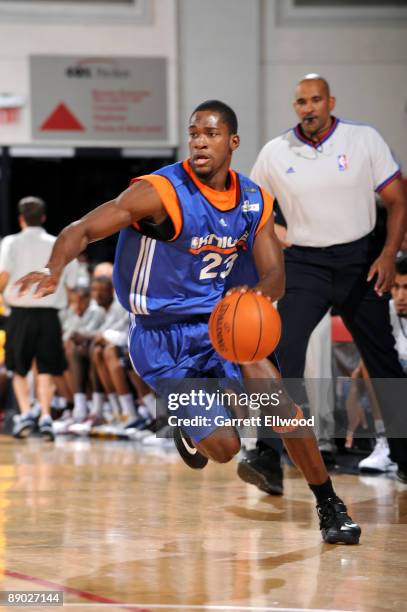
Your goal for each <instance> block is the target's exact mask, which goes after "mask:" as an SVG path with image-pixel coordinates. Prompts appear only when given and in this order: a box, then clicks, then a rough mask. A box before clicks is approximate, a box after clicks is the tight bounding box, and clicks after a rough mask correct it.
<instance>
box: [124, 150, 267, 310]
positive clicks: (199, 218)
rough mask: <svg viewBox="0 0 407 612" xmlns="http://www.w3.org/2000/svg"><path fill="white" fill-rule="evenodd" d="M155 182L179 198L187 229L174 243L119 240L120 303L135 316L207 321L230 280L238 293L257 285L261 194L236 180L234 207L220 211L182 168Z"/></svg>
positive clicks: (131, 235) (138, 235) (131, 233)
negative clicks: (166, 184) (166, 183)
mask: <svg viewBox="0 0 407 612" xmlns="http://www.w3.org/2000/svg"><path fill="white" fill-rule="evenodd" d="M154 174H157V175H159V176H162V177H164V178H165V179H166V180H168V181H169V182H170V183H171V185H172V187H173V189H174V190H175V193H176V197H177V201H178V206H179V208H180V212H181V218H182V226H181V228H180V231H179V232H177V234H178V235H177V237H176V238H175V239H174V240H171V241H161V240H157V239H154V238H151V237H149V236H147V235H144V234H143V233H142V232H141V231H139V230H138V229H137V228H135V227H127V228H126V229H124V230H122V231H121V232H120V236H119V241H118V245H117V249H116V256H115V264H114V277H113V278H114V285H115V289H116V292H117V295H118V298H119V300H120V303H121V304H122V305H123V307H124V308H126V309H127V310H128V311H129V312H130V313H133V314H134V315H150V314H151V315H153V314H154V315H155V314H159V315H166V314H168V315H195V314H205V313H210V312H211V311H212V310H213V308H214V306H215V304H216V303H217V302H218V301H219V300H220V299H221V298H222V296H223V295H224V292H225V290H226V288H228V287H229V286H232V285H231V284H230V281H231V279H233V285H237V284H245V283H249V284H250V283H251V280H253V282H255V277H256V273H255V268H254V265H253V261H252V257H251V251H252V248H253V242H254V239H255V236H256V231H257V230H258V228H259V224H260V225H261V226H262V225H263V224H264V222H265V219H264V215H266V214H267V215H268V213H269V211H268V209H267V207H266V208H265V201H264V197H263V193H262V190H261V189H260V188H259V187H258V186H257V185H256V184H255V183H253V181H251V180H250V179H249V178H247V177H245V176H243V175H241V174H236V175H235V176H236V180H237V185H238V189H237V193H239V194H240V195H239V198H238V200H237V202H236V205H235V206H234V207H233V208H230V209H229V210H220V209H219V208H218V207H216V206H215V205H214V204H212V203H211V202H210V201H209V200H208V199H207V198H206V197H205V195H204V194H203V193H202V191H201V190H200V189H199V184H197V183H196V182H195V181H194V180H193V179H192V178H191V176H190V175H189V174H188V172H187V171H186V170H185V168H184V166H183V164H182V162H180V163H176V164H172V165H170V166H165V167H164V168H161V169H160V170H158V171H157V172H155V173H154ZM263 213H264V215H263ZM234 270H236V272H237V274H233V271H234ZM228 281H229V282H228Z"/></svg>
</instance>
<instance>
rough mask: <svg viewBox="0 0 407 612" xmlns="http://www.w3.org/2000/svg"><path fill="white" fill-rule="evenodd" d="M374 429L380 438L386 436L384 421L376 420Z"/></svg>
mask: <svg viewBox="0 0 407 612" xmlns="http://www.w3.org/2000/svg"><path fill="white" fill-rule="evenodd" d="M374 428H375V431H376V433H377V436H378V437H380V436H384V435H385V434H386V430H385V428H384V423H383V421H382V419H375V421H374Z"/></svg>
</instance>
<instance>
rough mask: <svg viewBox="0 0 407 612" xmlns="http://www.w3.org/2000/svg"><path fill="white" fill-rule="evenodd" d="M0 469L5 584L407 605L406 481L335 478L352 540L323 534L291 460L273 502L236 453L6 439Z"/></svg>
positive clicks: (335, 605) (138, 604) (139, 594)
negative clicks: (197, 467)
mask: <svg viewBox="0 0 407 612" xmlns="http://www.w3.org/2000/svg"><path fill="white" fill-rule="evenodd" d="M0 470H1V471H0V591H6V590H17V591H19V590H30V591H35V590H63V591H64V592H65V595H64V598H65V608H66V609H67V610H68V609H72V610H73V611H77V610H84V611H85V612H93V611H96V610H111V611H115V610H122V609H126V610H133V611H138V612H149V611H152V612H153V611H155V610H160V611H162V612H173V611H174V610H175V611H179V612H181V611H185V610H186V611H191V612H192V611H194V610H197V611H199V610H202V611H205V610H213V611H221V610H228V611H232V612H239V611H244V610H247V611H253V612H254V611H256V612H260V611H264V612H267V611H274V610H280V611H282V610H291V611H293V612H295V611H297V610H302V611H305V610H312V611H313V612H315V611H316V610H329V611H332V610H340V611H345V610H347V611H358V612H359V611H360V612H370V611H372V612H384V611H390V610H392V611H397V612H402V611H403V610H407V486H403V485H401V484H399V483H397V482H396V481H395V480H394V478H393V477H388V478H385V477H372V476H370V477H368V476H366V477H363V478H361V477H359V476H353V475H338V476H336V477H335V482H336V485H337V489H338V491H339V493H340V494H341V495H342V496H343V497H344V499H345V501H346V502H347V504H348V506H349V509H350V513H351V515H352V517H353V518H354V519H355V520H357V521H358V522H360V523H361V525H362V528H363V534H362V539H361V544H360V545H359V546H353V547H352V546H329V545H326V544H323V543H322V542H321V539H320V534H319V530H318V526H317V519H316V515H315V510H314V503H313V498H312V496H311V494H310V492H309V491H308V489H307V487H306V485H305V484H304V482H303V480H302V479H301V478H300V476H299V474H298V472H297V471H296V470H295V469H293V468H290V467H287V468H285V474H286V480H285V495H284V497H282V498H275V497H269V496H266V495H263V494H261V493H260V492H259V491H258V490H257V489H255V488H254V487H251V486H249V485H245V484H244V483H243V482H241V481H240V480H239V479H238V478H237V477H236V475H235V472H236V463H235V462H232V463H230V464H227V465H223V466H218V465H214V464H211V465H209V466H208V467H207V468H206V469H205V470H203V471H202V472H194V471H192V470H190V469H189V468H187V467H186V466H184V465H183V464H182V462H181V460H180V459H179V458H178V456H177V455H176V454H175V452H172V451H171V450H170V451H166V452H164V451H159V450H153V451H148V450H140V449H139V448H138V447H137V446H136V445H135V444H132V443H129V442H126V443H122V442H113V441H102V440H96V441H88V440H82V439H79V440H66V439H63V440H57V442H56V443H55V444H47V443H44V442H42V441H41V440H39V439H35V438H34V439H30V440H28V441H15V440H13V439H12V438H9V437H5V436H3V437H1V436H0ZM11 609H12V608H7V610H11ZM13 609H14V608H13ZM15 609H21V610H22V609H23V608H15ZM25 609H27V608H25ZM28 609H33V610H39V609H40V608H34V607H32V608H28ZM47 609H48V610H61V609H62V608H57V607H52V608H47ZM0 610H6V607H4V606H3V607H1V606H0Z"/></svg>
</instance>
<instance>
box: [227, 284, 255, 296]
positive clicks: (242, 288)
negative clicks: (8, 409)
mask: <svg viewBox="0 0 407 612" xmlns="http://www.w3.org/2000/svg"><path fill="white" fill-rule="evenodd" d="M248 291H250V287H249V285H239V286H238V287H232V288H231V289H229V290H228V291H227V292H226V295H232V293H247V292H248Z"/></svg>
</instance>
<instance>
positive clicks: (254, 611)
mask: <svg viewBox="0 0 407 612" xmlns="http://www.w3.org/2000/svg"><path fill="white" fill-rule="evenodd" d="M0 574H4V576H9V577H10V578H17V579H18V580H24V581H26V582H33V583H35V584H39V585H41V586H44V587H47V588H51V589H55V590H60V591H63V592H64V593H71V594H72V595H76V596H78V597H81V598H82V599H88V600H90V601H92V602H93V603H88V604H84V603H65V602H64V606H63V607H64V608H68V607H69V608H78V607H85V606H89V607H93V608H95V607H98V608H111V607H112V606H114V607H115V608H123V609H125V610H131V612H152V610H163V609H167V610H209V611H211V610H213V611H214V612H216V611H220V612H222V611H225V612H354V611H352V610H332V609H328V608H324V609H322V608H275V607H269V606H267V607H262V606H260V607H258V606H227V605H226V606H223V605H218V606H217V605H216V604H214V605H211V604H208V605H205V604H203V605H201V606H199V605H182V604H175V605H174V604H142V603H127V602H124V601H115V600H114V599H110V598H109V597H102V596H101V595H96V594H94V593H89V592H88V591H81V590H80V589H75V588H74V587H68V586H64V585H62V584H59V583H57V582H52V581H51V580H43V579H42V578H36V577H35V576H28V575H27V574H21V573H20V572H13V571H11V570H7V569H1V568H0Z"/></svg>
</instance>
